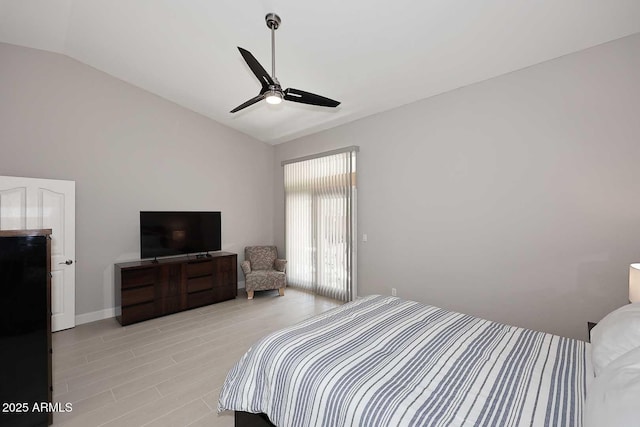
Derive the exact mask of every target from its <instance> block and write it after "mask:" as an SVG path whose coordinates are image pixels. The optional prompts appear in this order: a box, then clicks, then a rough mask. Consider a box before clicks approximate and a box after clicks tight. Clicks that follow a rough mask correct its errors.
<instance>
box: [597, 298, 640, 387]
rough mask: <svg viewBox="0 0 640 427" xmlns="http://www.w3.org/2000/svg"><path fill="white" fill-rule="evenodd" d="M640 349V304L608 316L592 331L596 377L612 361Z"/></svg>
mask: <svg viewBox="0 0 640 427" xmlns="http://www.w3.org/2000/svg"><path fill="white" fill-rule="evenodd" d="M637 347H640V303H635V304H628V305H625V306H623V307H620V308H619V309H617V310H615V311H612V312H611V313H609V314H607V315H606V316H605V317H604V319H602V320H601V321H600V322H598V324H597V325H596V326H595V327H594V328H593V329H592V330H591V360H592V362H593V369H594V372H595V374H596V376H598V375H600V372H601V371H602V370H603V369H604V368H605V367H606V366H607V365H608V364H609V363H611V362H612V361H614V360H616V359H617V358H618V357H620V356H622V355H623V354H625V353H626V352H628V351H629V350H633V349H634V348H637Z"/></svg>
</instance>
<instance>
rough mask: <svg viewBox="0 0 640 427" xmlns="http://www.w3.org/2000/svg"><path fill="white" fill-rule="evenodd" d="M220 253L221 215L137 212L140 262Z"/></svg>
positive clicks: (209, 213) (213, 213)
mask: <svg viewBox="0 0 640 427" xmlns="http://www.w3.org/2000/svg"><path fill="white" fill-rule="evenodd" d="M220 249H222V247H221V226H220V212H140V258H155V257H163V256H171V255H182V254H193V253H203V252H209V251H219V250H220Z"/></svg>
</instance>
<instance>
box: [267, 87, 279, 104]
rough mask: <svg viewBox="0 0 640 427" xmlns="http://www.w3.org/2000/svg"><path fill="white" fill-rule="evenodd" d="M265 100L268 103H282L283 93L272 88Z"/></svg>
mask: <svg viewBox="0 0 640 427" xmlns="http://www.w3.org/2000/svg"><path fill="white" fill-rule="evenodd" d="M265 100H266V101H267V103H268V104H272V105H277V104H280V103H281V102H282V93H280V92H278V91H277V90H270V91H269V92H267V96H266V97H265Z"/></svg>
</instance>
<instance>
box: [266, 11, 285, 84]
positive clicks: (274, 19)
mask: <svg viewBox="0 0 640 427" xmlns="http://www.w3.org/2000/svg"><path fill="white" fill-rule="evenodd" d="M264 20H265V21H266V22H267V27H269V28H270V29H271V77H272V78H273V80H275V81H276V83H277V82H278V79H276V30H277V29H278V27H279V26H280V23H281V22H282V20H281V19H280V17H279V16H278V15H276V14H275V13H267V16H265V17H264Z"/></svg>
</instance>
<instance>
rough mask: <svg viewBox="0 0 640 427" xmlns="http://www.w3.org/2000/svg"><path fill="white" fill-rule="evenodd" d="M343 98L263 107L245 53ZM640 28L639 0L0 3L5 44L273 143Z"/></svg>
mask: <svg viewBox="0 0 640 427" xmlns="http://www.w3.org/2000/svg"><path fill="white" fill-rule="evenodd" d="M269 12H275V13H277V14H278V15H279V16H280V17H281V18H282V25H281V26H280V28H279V29H278V30H277V32H276V73H277V77H278V79H279V80H280V82H281V83H282V86H283V88H287V87H293V88H297V89H302V90H306V91H309V92H313V93H317V94H320V95H324V96H327V97H329V98H333V99H336V100H339V101H341V102H342V104H341V105H340V106H339V107H338V108H335V109H329V108H322V107H313V106H307V105H302V104H296V103H292V102H285V103H282V104H280V105H277V106H272V105H267V104H266V103H265V102H259V103H257V104H255V105H253V106H251V107H249V108H246V109H245V110H242V111H241V112H238V113H235V114H230V113H229V111H230V110H231V109H232V108H234V107H236V106H238V105H239V104H241V103H242V102H244V101H246V100H248V99H249V98H251V97H253V96H255V95H257V94H258V91H259V89H260V84H259V83H258V81H257V80H256V78H255V76H254V75H253V74H252V73H251V71H250V69H249V67H248V66H247V65H246V64H245V62H244V60H243V59H242V57H241V55H240V53H239V52H238V50H237V48H236V47H237V46H241V47H243V48H245V49H247V50H249V51H250V52H252V53H253V55H254V56H255V57H256V58H257V59H258V61H260V63H261V64H262V65H263V66H264V68H265V69H266V70H267V71H269V72H270V71H271V39H270V37H271V36H270V30H269V29H268V28H267V26H266V24H265V21H264V17H265V15H266V14H267V13H269ZM637 32H640V1H637V0H562V1H558V0H535V1H513V0H480V1H478V0H421V1H416V0H395V1H386V2H378V1H370V0H351V1H339V0H323V1H320V2H307V1H299V0H269V1H257V0H248V1H211V0H208V1H205V0H46V1H44V0H0V41H1V42H5V43H12V44H16V45H22V46H28V47H33V48H37V49H44V50H49V51H53V52H58V53H61V54H64V55H67V56H69V57H72V58H75V59H77V60H78V61H81V62H83V63H85V64H88V65H90V66H92V67H94V68H97V69H99V70H102V71H104V72H106V73H108V74H111V75H113V76H115V77H117V78H120V79H122V80H124V81H127V82H129V83H131V84H133V85H136V86H138V87H140V88H143V89H145V90H147V91H149V92H152V93H155V94H157V95H159V96H161V97H164V98H166V99H168V100H171V101H173V102H176V103H177V104H180V105H183V106H184V107H186V108H189V109H191V110H193V111H196V112H198V113H201V114H203V115H205V116H208V117H210V118H212V119H214V120H216V121H218V122H220V123H223V124H225V125H227V126H230V127H232V128H235V129H237V130H239V131H241V132H244V133H246V134H249V135H252V136H253V137H255V138H257V139H259V140H262V141H265V142H268V143H271V144H277V143H280V142H284V141H288V140H291V139H294V138H297V137H299V136H303V135H307V134H311V133H314V132H317V131H319V130H322V129H327V128H331V127H334V126H337V125H340V124H343V123H347V122H349V121H353V120H356V119H358V118H361V117H365V116H368V115H371V114H375V113H378V112H382V111H386V110H389V109H392V108H395V107H398V106H400V105H404V104H408V103H411V102H414V101H417V100H420V99H423V98H427V97H430V96H434V95H437V94H439V93H443V92H447V91H450V90H453V89H456V88H459V87H462V86H465V85H469V84H471V83H475V82H478V81H482V80H486V79H488V78H492V77H495V76H498V75H501V74H505V73H508V72H511V71H514V70H518V69H521V68H524V67H528V66H530V65H533V64H537V63H540V62H543V61H547V60H550V59H553V58H557V57H559V56H562V55H566V54H569V53H572V52H576V51H579V50H582V49H586V48H589V47H591V46H595V45H598V44H601V43H605V42H608V41H611V40H615V39H618V38H621V37H624V36H627V35H630V34H634V33H637Z"/></svg>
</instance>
